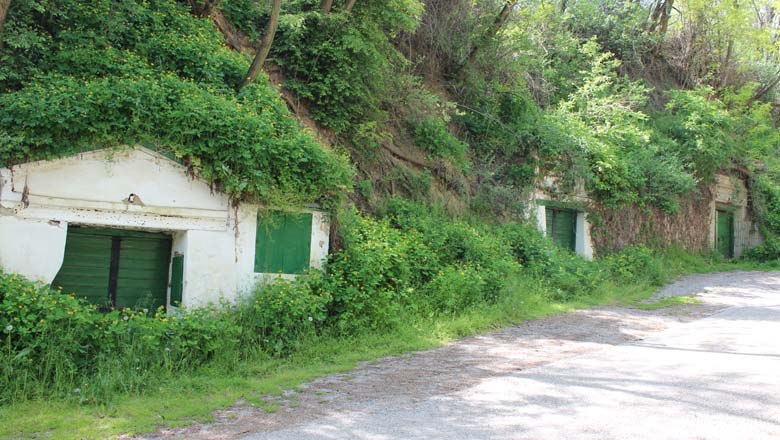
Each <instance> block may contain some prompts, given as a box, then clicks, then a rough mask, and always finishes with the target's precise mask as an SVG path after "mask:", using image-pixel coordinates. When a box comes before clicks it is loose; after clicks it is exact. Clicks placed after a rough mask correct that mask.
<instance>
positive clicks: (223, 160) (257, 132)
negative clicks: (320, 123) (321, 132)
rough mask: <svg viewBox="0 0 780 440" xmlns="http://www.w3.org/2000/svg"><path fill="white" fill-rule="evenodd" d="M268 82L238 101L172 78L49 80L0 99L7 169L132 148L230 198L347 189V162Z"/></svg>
mask: <svg viewBox="0 0 780 440" xmlns="http://www.w3.org/2000/svg"><path fill="white" fill-rule="evenodd" d="M270 90H271V89H270V87H269V86H268V85H267V84H260V85H256V86H252V87H250V88H247V90H245V91H244V92H243V93H242V94H241V96H239V97H238V98H234V97H232V96H229V95H228V96H225V95H223V94H217V93H216V92H214V91H212V90H209V89H206V88H203V87H201V86H199V85H198V84H196V83H195V82H193V81H188V80H183V79H181V78H179V77H177V76H174V75H172V74H166V75H162V76H151V77H150V78H138V79H135V78H110V79H99V80H86V81H84V80H76V79H73V78H69V77H56V76H48V77H42V78H41V79H40V80H39V81H36V82H34V83H32V84H30V85H28V86H27V87H26V88H25V89H23V90H21V91H19V92H15V93H7V94H4V95H0V107H2V108H4V109H5V111H4V113H3V115H2V116H1V117H0V130H2V131H0V133H2V132H5V133H17V134H18V135H17V136H16V137H15V138H14V139H13V142H11V143H9V144H3V146H0V162H4V163H19V162H22V161H25V160H30V159H33V158H51V157H58V156H63V155H67V154H72V153H74V152H78V151H84V150H89V149H95V148H98V147H101V146H113V145H123V144H133V143H145V144H151V145H155V146H157V147H158V148H160V149H162V150H166V151H169V152H171V153H172V154H173V155H174V156H175V157H177V158H179V159H181V160H183V161H185V162H187V163H190V164H193V166H194V167H195V171H196V172H197V173H199V174H200V175H201V176H202V177H203V178H205V179H206V180H207V181H209V182H210V183H213V184H215V185H217V186H218V187H219V188H221V189H222V190H224V191H225V192H227V193H228V194H230V195H231V196H233V197H235V198H237V199H241V198H255V199H259V200H268V198H269V196H270V195H272V194H278V195H280V196H285V197H287V198H289V199H290V200H298V201H301V202H311V201H315V200H317V199H320V198H323V197H329V196H333V195H336V194H338V193H339V192H341V191H343V190H344V189H345V188H346V187H348V185H349V183H350V178H351V172H350V168H349V165H348V164H347V162H346V160H344V159H343V158H340V157H339V156H337V155H335V154H334V153H331V152H328V151H326V150H324V149H323V148H322V147H321V146H320V145H319V144H318V143H317V142H316V141H315V140H314V138H313V136H311V135H310V134H309V133H307V132H305V131H304V130H302V129H301V128H300V127H299V125H298V124H297V122H296V121H295V119H294V118H293V117H292V116H291V115H289V113H288V112H287V109H286V108H285V107H284V105H283V104H282V103H281V100H280V99H279V98H278V95H276V94H275V93H273V92H271V91H270Z"/></svg>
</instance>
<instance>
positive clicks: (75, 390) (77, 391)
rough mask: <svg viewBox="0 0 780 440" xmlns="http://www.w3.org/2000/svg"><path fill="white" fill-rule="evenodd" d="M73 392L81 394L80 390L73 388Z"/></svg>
mask: <svg viewBox="0 0 780 440" xmlns="http://www.w3.org/2000/svg"><path fill="white" fill-rule="evenodd" d="M73 392H74V393H76V394H79V393H80V392H81V388H73Z"/></svg>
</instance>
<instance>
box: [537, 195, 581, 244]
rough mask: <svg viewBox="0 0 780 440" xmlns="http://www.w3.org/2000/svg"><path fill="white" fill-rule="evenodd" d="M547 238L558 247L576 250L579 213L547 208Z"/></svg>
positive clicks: (570, 210)
mask: <svg viewBox="0 0 780 440" xmlns="http://www.w3.org/2000/svg"><path fill="white" fill-rule="evenodd" d="M545 217H546V220H547V236H548V237H550V238H551V239H552V241H553V243H555V244H557V245H558V246H560V247H562V248H565V249H569V250H572V251H573V250H575V247H576V233H575V231H576V229H577V211H575V210H573V209H563V208H553V207H550V206H548V207H546V209H545Z"/></svg>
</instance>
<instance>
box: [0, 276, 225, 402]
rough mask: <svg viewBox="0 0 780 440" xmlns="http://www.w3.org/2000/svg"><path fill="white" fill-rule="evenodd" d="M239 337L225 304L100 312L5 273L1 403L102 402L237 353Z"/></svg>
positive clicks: (0, 308)
mask: <svg viewBox="0 0 780 440" xmlns="http://www.w3.org/2000/svg"><path fill="white" fill-rule="evenodd" d="M240 334H241V328H240V327H239V326H238V325H237V324H236V323H235V322H234V321H233V320H232V319H230V314H229V309H227V308H225V307H220V308H202V309H197V310H193V311H191V312H189V313H187V314H183V315H178V316H177V315H173V316H167V315H166V314H165V313H164V311H162V310H159V311H156V312H155V311H144V310H129V309H124V310H117V311H113V312H110V313H99V312H98V311H97V310H96V309H95V307H94V306H93V305H90V304H88V303H87V302H86V301H84V300H81V299H76V298H75V297H74V296H73V295H69V294H64V293H62V292H59V291H57V290H53V289H51V288H49V287H48V286H40V285H36V284H34V283H31V282H29V281H27V280H24V279H23V278H21V277H19V276H17V275H7V274H2V273H0V360H1V361H0V403H9V402H11V401H15V400H24V399H29V398H35V397H48V396H58V397H68V398H74V399H76V400H78V401H81V402H87V403H94V402H102V401H105V400H106V399H109V398H110V396H112V395H114V394H116V393H126V392H136V391H139V390H143V389H145V388H147V387H149V386H150V385H152V384H154V383H156V382H158V381H160V380H162V379H164V377H166V376H169V375H171V374H174V373H181V372H184V371H194V370H195V369H197V368H198V367H200V366H203V365H206V364H210V363H214V362H217V363H220V362H225V361H226V360H229V359H231V358H234V357H236V356H238V355H239V342H240ZM225 365H226V367H229V363H228V362H225Z"/></svg>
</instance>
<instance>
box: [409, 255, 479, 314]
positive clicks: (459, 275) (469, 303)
mask: <svg viewBox="0 0 780 440" xmlns="http://www.w3.org/2000/svg"><path fill="white" fill-rule="evenodd" d="M486 276H489V275H488V274H485V273H484V272H483V271H481V270H479V268H475V267H470V266H466V267H457V266H447V267H445V268H444V269H442V270H441V271H440V272H439V273H438V274H437V275H436V276H435V277H434V278H433V280H431V282H430V283H428V284H427V285H426V286H425V287H424V289H423V291H424V293H425V302H426V303H427V304H426V305H427V306H428V307H429V308H430V310H431V311H432V312H434V313H443V314H455V313H459V312H463V311H464V310H466V309H468V308H470V307H473V306H474V305H476V304H481V303H484V302H485V301H486V300H487V299H488V298H487V297H488V295H490V292H489V289H490V287H491V286H490V285H489V283H488V281H487V280H486Z"/></svg>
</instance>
